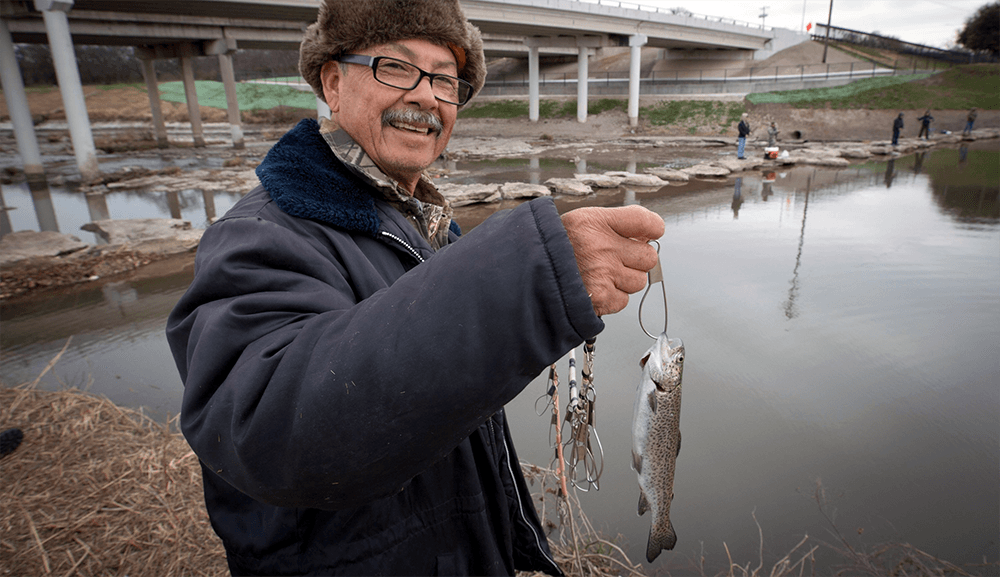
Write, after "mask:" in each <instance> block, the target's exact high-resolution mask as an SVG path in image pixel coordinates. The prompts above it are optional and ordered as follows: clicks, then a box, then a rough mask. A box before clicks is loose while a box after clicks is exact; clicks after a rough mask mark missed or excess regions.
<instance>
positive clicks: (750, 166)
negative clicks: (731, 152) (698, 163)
mask: <svg viewBox="0 0 1000 577" xmlns="http://www.w3.org/2000/svg"><path fill="white" fill-rule="evenodd" d="M712 164H713V165H714V166H721V167H722V168H725V169H726V170H728V171H729V172H743V171H745V170H754V169H755V168H757V167H759V166H761V165H763V164H764V159H763V158H759V159H758V158H743V159H740V158H720V159H718V160H715V161H712ZM723 176H724V175H723Z"/></svg>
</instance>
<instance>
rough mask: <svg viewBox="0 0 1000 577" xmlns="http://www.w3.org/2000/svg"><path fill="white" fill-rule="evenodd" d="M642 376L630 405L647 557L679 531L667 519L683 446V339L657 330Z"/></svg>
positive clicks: (664, 546)
mask: <svg viewBox="0 0 1000 577" xmlns="http://www.w3.org/2000/svg"><path fill="white" fill-rule="evenodd" d="M639 365H640V366H641V367H642V380H641V381H640V383H639V387H638V388H637V390H636V395H635V404H634V405H633V409H632V468H633V469H635V472H636V474H637V475H638V477H639V508H638V513H639V515H640V516H641V515H643V514H644V513H645V512H646V511H651V512H652V525H651V526H650V529H649V541H648V542H647V544H646V561H648V562H650V563H652V562H653V560H654V559H656V557H657V556H659V554H660V551H661V550H663V549H673V548H674V545H675V544H676V543H677V535H676V533H674V527H673V525H672V524H671V523H670V501H671V500H673V498H674V466H675V464H676V461H677V453H678V452H679V451H680V449H681V431H680V417H681V379H682V376H683V373H684V343H683V342H682V341H681V340H680V339H671V338H668V337H667V334H666V333H662V334H660V336H659V337H658V338H657V339H656V342H655V343H654V344H653V346H652V347H650V349H649V350H648V351H647V352H646V354H645V355H644V356H643V358H642V360H640V361H639Z"/></svg>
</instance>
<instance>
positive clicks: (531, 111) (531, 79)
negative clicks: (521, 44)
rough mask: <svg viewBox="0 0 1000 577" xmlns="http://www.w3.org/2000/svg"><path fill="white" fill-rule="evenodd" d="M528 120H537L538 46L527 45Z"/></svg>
mask: <svg viewBox="0 0 1000 577" xmlns="http://www.w3.org/2000/svg"><path fill="white" fill-rule="evenodd" d="M528 120H530V121H531V122H538V46H532V45H530V44H529V45H528Z"/></svg>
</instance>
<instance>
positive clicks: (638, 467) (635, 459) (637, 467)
mask: <svg viewBox="0 0 1000 577" xmlns="http://www.w3.org/2000/svg"><path fill="white" fill-rule="evenodd" d="M632 470H633V471H635V472H636V473H639V474H640V475H641V474H642V455H640V454H638V453H636V452H635V451H632Z"/></svg>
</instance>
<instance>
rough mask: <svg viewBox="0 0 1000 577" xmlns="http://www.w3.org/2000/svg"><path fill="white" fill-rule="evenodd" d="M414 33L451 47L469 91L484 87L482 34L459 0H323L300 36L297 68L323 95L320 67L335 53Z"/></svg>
mask: <svg viewBox="0 0 1000 577" xmlns="http://www.w3.org/2000/svg"><path fill="white" fill-rule="evenodd" d="M412 38H420V39H424V40H428V41H430V42H433V43H435V44H440V45H441V46H446V47H448V48H449V49H451V51H452V53H454V54H455V60H456V62H457V63H458V77H459V78H461V79H462V80H465V81H466V82H468V83H469V84H471V85H472V88H473V94H475V93H477V92H479V89H481V88H482V87H483V83H484V82H485V81H486V59H485V57H484V55H483V39H482V36H481V35H480V34H479V29H478V28H476V27H475V26H473V25H472V24H470V23H469V22H468V21H467V20H466V19H465V13H464V12H463V11H462V8H461V6H459V3H458V0H323V3H322V4H320V7H319V16H318V17H317V19H316V22H314V23H313V24H311V25H310V26H309V27H308V28H307V29H306V33H305V37H304V38H303V39H302V45H301V47H300V48H299V72H300V73H301V74H302V77H303V78H305V79H306V82H308V83H309V85H310V86H312V89H313V92H315V93H316V96H319V97H320V98H321V99H323V100H326V98H325V97H324V95H323V81H322V79H321V78H320V69H321V68H322V67H323V65H324V64H326V63H327V62H329V61H330V59H332V58H333V57H334V56H338V55H340V54H345V53H352V52H357V51H359V50H364V49H366V48H370V47H372V46H378V45H380V44H388V43H390V42H395V41H397V40H409V39H412Z"/></svg>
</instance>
